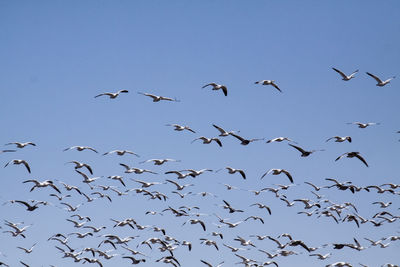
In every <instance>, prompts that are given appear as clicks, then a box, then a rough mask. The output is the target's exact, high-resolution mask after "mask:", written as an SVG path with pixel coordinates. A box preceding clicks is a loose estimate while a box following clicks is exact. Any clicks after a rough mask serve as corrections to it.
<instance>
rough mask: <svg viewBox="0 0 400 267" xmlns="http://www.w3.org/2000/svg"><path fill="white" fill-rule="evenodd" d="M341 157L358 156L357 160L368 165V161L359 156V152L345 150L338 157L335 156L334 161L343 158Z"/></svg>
mask: <svg viewBox="0 0 400 267" xmlns="http://www.w3.org/2000/svg"><path fill="white" fill-rule="evenodd" d="M343 157H347V158H354V157H356V158H358V159H359V160H361V161H362V162H363V163H364V164H365V166H367V167H368V163H367V162H366V161H365V159H364V158H363V157H361V155H360V152H346V153H343V154H342V155H340V156H339V157H337V158H336V159H335V161H338V160H339V159H341V158H343Z"/></svg>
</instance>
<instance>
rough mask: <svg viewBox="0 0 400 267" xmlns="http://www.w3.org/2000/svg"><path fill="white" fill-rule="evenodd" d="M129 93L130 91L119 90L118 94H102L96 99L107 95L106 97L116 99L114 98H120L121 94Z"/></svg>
mask: <svg viewBox="0 0 400 267" xmlns="http://www.w3.org/2000/svg"><path fill="white" fill-rule="evenodd" d="M128 92H129V91H128V90H125V89H123V90H119V91H118V92H116V93H109V92H106V93H102V94H99V95H96V96H95V97H94V98H96V97H99V96H103V95H106V96H109V97H110V98H111V99H114V98H117V96H119V94H120V93H128Z"/></svg>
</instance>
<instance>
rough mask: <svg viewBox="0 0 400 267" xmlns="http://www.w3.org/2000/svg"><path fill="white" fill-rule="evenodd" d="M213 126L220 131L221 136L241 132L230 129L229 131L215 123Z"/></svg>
mask: <svg viewBox="0 0 400 267" xmlns="http://www.w3.org/2000/svg"><path fill="white" fill-rule="evenodd" d="M212 126H214V128H215V129H217V130H218V131H219V133H220V134H219V136H222V137H224V136H229V134H230V133H235V132H240V131H229V132H227V131H225V130H224V129H222V128H221V127H219V126H217V125H215V124H213V125H212Z"/></svg>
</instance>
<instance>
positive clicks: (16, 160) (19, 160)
mask: <svg viewBox="0 0 400 267" xmlns="http://www.w3.org/2000/svg"><path fill="white" fill-rule="evenodd" d="M10 163H11V164H14V165H19V164H24V166H25V168H26V169H27V170H28V172H29V173H31V168H30V167H29V164H28V162H26V161H25V160H23V159H13V160H10V161H9V162H7V163H6V165H5V166H4V168H5V167H7V166H8V165H9V164H10Z"/></svg>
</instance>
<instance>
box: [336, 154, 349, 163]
mask: <svg viewBox="0 0 400 267" xmlns="http://www.w3.org/2000/svg"><path fill="white" fill-rule="evenodd" d="M346 155H347V152H346V153H343V154H342V155H340V156H339V157H337V158H336V159H335V161H338V160H339V159H341V158H343V157H344V156H346Z"/></svg>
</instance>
